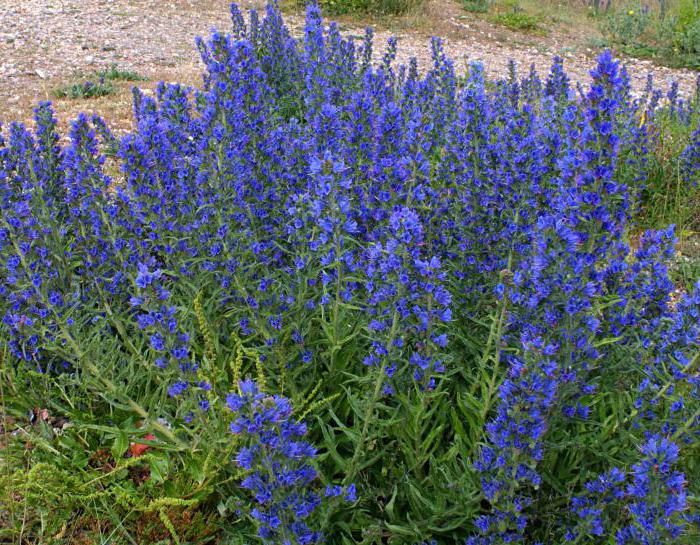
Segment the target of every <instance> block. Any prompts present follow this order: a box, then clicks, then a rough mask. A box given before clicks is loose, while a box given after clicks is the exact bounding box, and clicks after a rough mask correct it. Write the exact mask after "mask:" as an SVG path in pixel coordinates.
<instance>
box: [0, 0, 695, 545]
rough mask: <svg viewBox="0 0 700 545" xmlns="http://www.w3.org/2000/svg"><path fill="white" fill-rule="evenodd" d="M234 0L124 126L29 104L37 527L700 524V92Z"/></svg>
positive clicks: (538, 532)
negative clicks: (377, 39) (535, 64)
mask: <svg viewBox="0 0 700 545" xmlns="http://www.w3.org/2000/svg"><path fill="white" fill-rule="evenodd" d="M231 19H232V24H233V30H232V32H231V33H230V34H227V33H224V32H219V31H215V32H213V34H212V35H211V36H210V37H209V38H208V39H198V40H197V42H196V45H197V48H198V50H199V52H200V54H201V57H202V61H203V63H204V65H205V74H204V78H203V83H202V86H201V88H199V89H194V88H188V87H185V86H182V85H177V84H164V83H162V84H159V85H158V86H157V88H156V90H155V93H154V94H153V95H152V96H151V95H147V94H145V93H141V92H140V91H139V90H137V89H135V90H134V108H133V109H134V128H133V130H131V131H129V132H128V133H127V134H125V135H124V136H122V137H120V138H117V137H116V136H115V135H114V134H112V133H111V132H110V130H109V122H108V120H107V121H105V120H101V119H99V118H97V117H95V116H92V117H89V116H87V115H80V116H78V118H77V119H76V120H75V121H74V122H73V123H72V124H71V127H70V132H69V134H68V137H67V138H65V139H62V138H61V135H60V134H59V133H58V131H57V128H56V127H57V121H56V119H55V116H54V113H53V111H52V109H51V106H50V104H48V103H43V104H41V105H39V107H38V108H37V110H36V113H35V123H34V128H33V129H32V130H29V129H28V128H27V127H25V126H23V125H21V124H18V123H14V124H10V125H9V126H8V127H7V128H6V130H4V131H2V138H3V140H2V143H1V145H0V209H1V210H0V316H1V318H0V358H2V362H3V364H2V366H1V367H0V374H2V376H0V379H1V380H0V385H2V386H1V388H0V398H2V399H3V403H4V407H3V408H2V415H7V416H8V417H11V420H9V419H8V423H7V424H4V423H3V426H4V427H5V428H6V429H10V428H12V429H16V430H20V429H21V431H17V434H14V435H13V434H8V435H7V441H8V444H9V447H8V450H7V452H8V460H9V461H10V466H11V468H12V469H11V471H10V472H9V473H8V475H7V477H5V476H4V475H3V476H0V497H2V501H3V504H5V503H6V504H7V509H5V507H4V505H3V507H2V512H3V513H5V512H7V513H10V515H9V524H8V527H9V528H10V530H9V532H10V534H11V535H12V536H13V537H18V536H22V539H24V540H25V541H27V540H33V541H34V542H37V543H39V542H40V543H44V542H49V541H50V539H54V537H55V536H57V535H58V536H59V538H60V536H62V535H66V533H67V532H68V531H69V530H70V531H74V532H80V531H89V530H86V529H89V528H107V529H108V530H109V532H110V535H112V534H113V535H115V536H117V537H116V538H115V539H122V537H123V536H122V534H121V533H119V532H121V531H122V530H121V529H124V532H134V536H135V537H132V536H130V539H131V541H130V542H134V541H138V542H142V541H143V542H150V541H153V542H154V541H157V540H158V539H160V538H162V539H166V538H167V539H172V540H175V541H178V540H181V539H183V540H184V539H187V540H188V541H196V540H197V539H202V540H205V539H209V537H210V534H207V535H205V533H206V532H199V534H201V535H198V536H195V537H194V538H193V535H192V533H193V532H194V530H193V528H195V527H196V528H197V529H199V528H202V527H205V528H209V529H210V530H211V533H214V532H217V533H218V534H219V535H218V536H217V537H221V538H222V539H228V540H229V541H230V542H232V543H251V542H256V541H263V542H265V543H270V544H280V545H283V544H295V543H298V544H302V543H316V542H321V541H323V540H325V541H326V542H328V543H364V544H367V545H370V544H377V545H378V544H380V543H381V544H385V543H391V544H404V543H464V542H465V541H467V542H468V543H471V544H479V545H481V544H484V545H486V544H488V545H491V544H493V545H497V544H498V545H500V544H504V543H521V544H532V545H534V544H536V543H543V544H545V545H554V544H560V543H566V542H573V543H578V544H580V545H582V544H584V543H586V544H588V543H600V544H601V545H602V544H608V543H611V542H614V541H616V540H617V542H618V543H624V544H629V545H631V544H642V543H643V544H646V543H659V544H664V545H668V544H675V543H678V544H679V545H680V544H684V543H693V542H695V541H697V539H698V535H699V534H698V527H697V523H698V520H700V517H699V516H698V500H697V498H698V495H699V494H700V488H699V483H700V473H699V468H698V464H697V462H696V460H697V458H698V456H699V455H700V434H699V433H698V432H699V429H700V428H699V426H700V379H699V378H698V365H700V362H699V361H698V357H699V356H698V354H699V351H700V284H698V282H699V280H698V279H697V278H695V277H693V278H687V277H681V272H682V270H685V269H681V267H680V265H679V263H681V264H682V263H685V262H686V261H687V260H689V259H692V255H687V256H685V255H683V256H679V255H678V253H679V250H683V248H685V246H684V244H685V243H687V242H688V239H689V237H691V236H692V231H693V229H696V228H697V226H698V223H697V217H695V216H694V215H693V213H692V211H693V210H695V209H696V208H697V206H696V205H697V202H700V199H698V197H699V194H698V191H700V188H698V184H697V171H698V168H697V162H698V161H697V160H698V131H697V127H698V119H700V109H699V107H700V100H699V99H698V98H697V97H688V96H685V95H684V94H683V92H682V91H683V90H682V89H681V88H680V87H677V86H674V87H672V88H671V90H670V91H668V92H665V91H662V90H659V89H656V88H655V87H654V80H653V78H651V77H650V78H649V79H648V81H647V86H646V89H645V90H644V92H643V93H642V94H641V95H639V96H633V94H632V92H631V89H630V75H629V74H628V73H627V71H626V69H625V67H624V66H623V65H622V64H621V63H620V61H618V60H616V59H615V58H614V57H613V55H612V54H611V53H609V52H606V53H604V54H602V55H601V56H600V58H599V59H598V61H597V63H596V64H595V66H594V67H593V70H592V72H591V79H590V82H589V83H588V84H586V83H584V82H579V83H577V84H576V85H574V84H573V83H572V82H571V80H570V79H569V77H568V76H567V74H566V70H565V65H564V61H563V60H562V59H560V58H556V59H554V62H553V65H552V68H551V71H550V73H549V74H547V75H538V73H537V71H536V70H534V68H531V69H530V70H529V72H528V73H527V74H526V75H525V76H524V77H521V76H520V75H519V74H518V67H517V66H516V65H515V63H511V64H510V65H509V68H508V71H507V73H505V74H503V75H502V77H500V78H498V77H497V78H495V79H487V77H486V74H485V70H484V67H483V66H482V65H480V64H478V63H473V64H470V65H469V66H467V68H466V70H465V73H464V74H461V73H458V72H457V71H456V68H455V65H454V64H453V62H452V61H451V60H450V59H449V58H448V57H447V56H446V54H445V52H444V50H443V47H442V43H441V42H440V40H439V39H433V40H432V41H431V53H432V62H431V63H430V64H429V65H428V66H421V67H420V70H419V67H418V63H417V61H415V60H411V61H409V63H408V64H407V65H406V66H397V64H396V58H397V51H398V48H399V47H400V43H399V42H398V41H397V40H396V39H393V38H392V39H390V40H389V41H388V43H387V44H386V49H385V51H384V52H379V54H376V53H377V52H376V51H375V49H376V45H375V44H373V34H372V31H371V30H368V31H367V33H366V34H365V36H364V37H363V38H361V39H360V40H357V41H354V40H353V39H350V38H348V37H345V36H344V35H343V34H342V33H341V32H340V30H339V27H338V26H337V25H333V24H331V25H325V23H324V21H323V19H322V17H321V13H320V10H319V8H318V6H317V5H315V4H310V5H309V6H308V8H307V17H306V22H305V25H304V26H303V29H300V31H299V35H298V36H297V35H296V34H295V33H294V32H293V31H292V30H290V29H289V28H287V27H286V26H285V24H284V22H283V19H282V16H281V13H280V11H279V9H278V7H277V6H276V5H275V4H274V3H271V4H270V5H268V7H267V8H266V10H265V13H264V14H262V15H258V14H257V13H256V12H251V13H250V15H248V16H245V15H243V14H242V13H241V12H240V11H239V9H238V8H237V7H236V6H233V7H232V8H231ZM375 59H376V61H375ZM672 223H677V225H671V224H672ZM694 286H697V287H695V288H694ZM28 415H30V416H28ZM52 424H56V425H55V426H54V425H52ZM231 431H233V433H231ZM25 435H28V436H29V437H30V440H24V439H19V438H20V437H25ZM3 440H4V439H3ZM4 452H5V451H3V458H4ZM27 467H30V468H31V470H30V471H29V472H27V471H26V468H27ZM47 473H51V474H52V475H54V476H58V477H60V478H58V477H56V478H53V479H51V480H50V483H51V484H50V487H51V489H52V490H53V492H55V493H54V494H53V495H51V493H50V491H49V492H47V491H45V490H42V489H39V488H38V486H37V484H36V482H35V481H36V479H34V478H33V476H36V475H44V474H47ZM66 476H72V477H66ZM30 477H31V479H30ZM30 481H31V482H30ZM59 481H61V482H63V485H61V486H60V487H58V485H57V484H56V483H57V482H59ZM17 490H19V491H20V492H19V493H18V492H17ZM42 495H43V496H45V498H46V501H37V498H38V497H40V496H42ZM51 513H53V514H51ZM75 513H80V514H81V515H80V516H79V517H76V516H74V514H75ZM3 516H4V515H3ZM197 517H199V518H197ZM3 520H4V519H3ZM188 520H199V521H201V522H202V525H201V526H192V527H190V526H188V525H187V524H186V523H184V522H183V521H188ZM95 521H97V522H99V523H97V522H95ZM114 521H121V522H120V524H119V528H121V529H119V528H117V527H116V526H115V525H114ZM154 524H155V525H156V526H158V527H159V528H160V534H158V535H157V536H155V537H154V536H153V535H151V534H148V535H144V534H142V533H140V532H144V531H145V530H144V529H148V528H151V527H152V526H153V525H154ZM156 533H157V532H156ZM0 535H1V534H0ZM103 537H104V536H103ZM59 538H56V539H59ZM156 538H158V539H156ZM95 539H98V537H95ZM99 539H102V537H100V538H99ZM110 539H111V538H110ZM125 539H126V538H125Z"/></svg>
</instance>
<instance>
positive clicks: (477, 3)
mask: <svg viewBox="0 0 700 545" xmlns="http://www.w3.org/2000/svg"><path fill="white" fill-rule="evenodd" d="M464 9H466V10H467V11H469V12H471V13H488V11H489V1H488V0H464Z"/></svg>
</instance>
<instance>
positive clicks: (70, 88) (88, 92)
mask: <svg viewBox="0 0 700 545" xmlns="http://www.w3.org/2000/svg"><path fill="white" fill-rule="evenodd" d="M116 91H117V88H116V87H115V86H114V85H113V84H112V82H111V81H109V80H106V79H105V78H99V79H97V81H95V80H92V79H90V80H85V81H83V82H76V83H70V84H68V85H63V86H61V87H58V88H56V89H54V91H53V94H54V96H55V97H56V98H70V99H84V98H97V97H103V96H107V95H111V94H114V93H115V92H116Z"/></svg>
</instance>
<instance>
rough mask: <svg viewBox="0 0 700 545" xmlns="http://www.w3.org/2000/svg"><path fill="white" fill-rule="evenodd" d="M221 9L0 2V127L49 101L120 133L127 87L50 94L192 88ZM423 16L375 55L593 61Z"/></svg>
mask: <svg viewBox="0 0 700 545" xmlns="http://www.w3.org/2000/svg"><path fill="white" fill-rule="evenodd" d="M228 4H229V1H228V0H170V1H168V0H128V1H127V0H117V1H114V0H113V1H109V0H0V119H1V120H3V121H4V122H6V121H9V120H27V119H29V118H30V117H31V109H32V107H33V106H34V105H35V104H36V103H37V102H38V101H39V100H54V102H55V103H56V108H57V111H58V113H59V117H60V118H61V120H62V122H65V119H67V118H69V117H72V116H73V115H75V113H77V112H78V111H80V110H88V111H95V112H98V113H100V114H102V115H105V117H106V118H107V119H108V120H109V121H110V123H111V124H113V125H115V126H117V127H119V128H122V129H126V128H128V126H129V115H130V106H129V104H130V93H129V92H128V87H129V86H130V85H131V84H127V83H124V84H120V85H119V92H118V93H116V95H111V96H107V97H102V98H98V99H90V100H69V99H61V100H56V99H55V97H54V96H53V90H54V89H56V87H57V86H59V85H61V84H65V83H67V82H70V81H74V80H75V79H76V77H78V75H79V74H89V73H94V72H95V71H98V70H103V69H106V68H109V67H110V66H117V67H118V68H119V69H122V70H132V71H135V72H137V73H138V74H140V75H143V76H146V77H148V78H149V80H150V81H149V82H143V83H141V82H140V83H138V85H139V86H142V87H145V88H146V89H149V88H152V87H153V86H154V82H156V81H159V80H166V81H180V82H184V83H187V84H197V83H198V82H199V73H200V71H201V66H200V64H199V58H198V53H197V51H196V49H195V47H194V38H195V36H198V35H206V34H208V33H209V31H210V30H211V29H212V28H214V27H216V28H219V29H221V30H226V29H227V28H228V25H229V16H228ZM241 7H242V8H243V9H247V8H250V7H260V0H246V1H244V2H241ZM427 9H428V12H427V14H426V16H429V17H428V19H427V20H428V23H427V24H423V25H421V26H420V29H419V30H415V29H411V30H401V29H399V30H398V32H389V31H386V30H381V29H379V30H378V31H377V32H376V46H375V49H376V50H377V53H378V54H381V49H382V44H383V43H385V42H386V40H387V39H388V37H389V36H390V35H392V34H395V35H397V36H398V38H399V61H400V62H403V61H405V60H406V59H408V58H409V57H411V56H415V57H417V58H418V61H419V65H421V66H426V65H427V64H428V63H429V62H430V61H429V57H430V47H429V40H428V38H429V35H430V34H436V35H441V36H445V50H446V51H447V53H448V54H449V55H450V56H451V57H452V58H453V59H454V60H455V65H456V66H457V68H458V69H460V70H461V69H463V67H464V66H466V63H467V62H468V61H481V62H483V63H484V65H485V67H486V70H487V73H489V74H499V73H500V74H502V73H504V70H506V67H507V64H508V60H509V59H511V58H512V59H515V60H516V61H517V62H518V64H519V65H520V67H521V69H523V70H524V69H527V67H529V65H530V64H531V63H535V65H536V66H537V67H538V68H539V69H540V70H542V71H545V70H546V69H547V68H548V67H549V65H550V63H551V58H552V56H553V55H555V54H560V55H563V56H564V57H565V59H566V66H567V70H568V72H569V75H570V77H571V78H572V79H574V80H581V81H585V80H586V79H587V78H588V71H589V70H590V68H591V65H592V62H593V57H594V56H595V52H594V51H592V50H590V49H586V48H585V47H583V46H581V47H577V48H569V47H567V40H569V39H570V38H571V37H567V36H566V35H561V33H558V34H557V33H555V34H554V36H551V35H550V36H548V37H546V38H532V37H523V36H520V35H518V34H514V33H509V32H507V31H506V32H503V31H500V30H498V29H493V28H492V27H490V25H489V24H488V23H485V22H484V21H481V20H475V19H471V18H469V17H468V16H467V15H465V13H464V12H463V11H462V10H461V8H460V7H459V5H458V4H456V3H454V1H453V0H429V1H428V8H427ZM286 18H287V20H288V22H289V23H290V24H291V25H292V26H293V27H297V28H298V27H299V25H300V24H301V18H300V17H299V16H295V15H287V16H286ZM430 21H439V24H435V25H431V23H430ZM356 26H357V25H356V24H354V23H352V22H347V21H346V22H343V23H342V25H341V28H342V29H343V30H344V32H346V33H347V34H349V35H358V36H359V35H361V33H362V31H361V29H359V28H356ZM579 45H580V44H579ZM574 49H575V50H574ZM627 62H628V64H629V68H630V74H631V75H632V78H633V85H634V86H635V88H637V89H638V88H640V87H641V86H643V84H644V81H645V78H646V75H647V73H648V72H649V71H653V72H654V73H655V77H656V80H657V82H658V83H659V84H660V85H667V84H669V83H670V82H671V81H672V80H677V81H678V82H679V84H680V87H681V90H682V91H685V92H686V93H690V92H692V90H693V89H694V88H695V81H696V73H694V72H691V71H687V70H671V69H668V68H662V67H657V66H654V65H653V64H652V63H651V62H650V61H640V60H633V59H628V60H627Z"/></svg>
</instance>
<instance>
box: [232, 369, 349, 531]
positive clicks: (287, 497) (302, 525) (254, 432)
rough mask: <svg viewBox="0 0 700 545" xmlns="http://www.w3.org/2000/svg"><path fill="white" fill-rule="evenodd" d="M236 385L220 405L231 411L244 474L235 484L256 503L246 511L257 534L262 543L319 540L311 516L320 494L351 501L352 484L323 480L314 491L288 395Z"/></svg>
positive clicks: (309, 454) (309, 457) (309, 459)
mask: <svg viewBox="0 0 700 545" xmlns="http://www.w3.org/2000/svg"><path fill="white" fill-rule="evenodd" d="M239 390H240V394H229V396H228V397H227V398H226V404H227V405H228V408H229V409H230V410H231V411H233V413H234V415H235V419H234V421H233V422H231V431H232V432H233V434H234V436H235V437H236V444H238V445H240V450H239V451H238V454H237V455H236V463H237V465H238V466H239V467H240V468H241V470H242V472H243V474H244V475H245V476H244V477H243V479H242V480H241V487H242V488H244V489H246V490H248V491H249V492H250V494H251V495H252V497H253V498H254V501H255V504H256V505H255V507H253V508H251V509H249V515H250V516H251V517H252V518H253V519H255V521H256V524H257V526H258V535H259V536H260V537H261V538H262V540H263V541H264V542H265V543H290V544H296V543H298V544H310V543H318V542H321V541H323V536H322V534H321V532H320V531H319V530H318V529H312V528H313V525H312V524H311V523H310V519H312V518H313V517H312V515H313V514H314V512H315V511H316V510H317V509H318V508H319V506H320V505H321V503H322V501H323V498H324V497H325V498H333V497H339V496H343V497H344V498H345V500H346V501H355V499H356V498H355V486H354V485H348V486H347V487H346V488H343V487H341V486H338V485H335V486H332V485H328V486H327V487H326V489H325V492H323V493H321V492H320V491H318V483H317V482H316V481H317V477H318V475H317V472H316V470H315V469H314V467H313V465H312V463H313V459H314V458H315V457H316V449H315V448H314V447H312V446H311V445H310V444H309V443H308V442H306V441H305V440H304V436H305V435H306V433H307V427H306V424H304V423H303V422H299V421H297V420H296V419H295V418H294V416H293V411H292V404H291V402H290V401H289V399H287V398H285V397H282V396H270V395H268V394H265V393H264V392H260V391H259V390H258V386H257V385H256V384H255V382H254V381H252V380H246V381H243V382H241V383H240V385H239Z"/></svg>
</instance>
